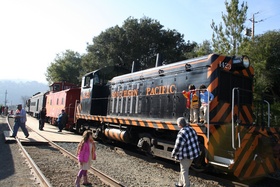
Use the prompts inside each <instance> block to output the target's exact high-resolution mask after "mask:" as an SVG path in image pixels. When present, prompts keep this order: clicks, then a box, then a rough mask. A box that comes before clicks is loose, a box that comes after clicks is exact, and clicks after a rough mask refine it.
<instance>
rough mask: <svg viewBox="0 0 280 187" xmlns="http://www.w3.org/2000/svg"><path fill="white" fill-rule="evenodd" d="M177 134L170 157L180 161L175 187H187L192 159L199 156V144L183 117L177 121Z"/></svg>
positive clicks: (193, 131)
mask: <svg viewBox="0 0 280 187" xmlns="http://www.w3.org/2000/svg"><path fill="white" fill-rule="evenodd" d="M177 125H178V127H179V129H180V130H179V132H178V134H177V138H176V141H175V145H174V149H173V150H172V153H171V157H172V158H175V159H176V160H179V161H180V175H179V181H178V183H177V184H175V186H176V187H189V186H190V180H189V168H190V166H191V164H192V161H193V159H195V158H197V157H198V156H199V155H200V149H199V142H198V138H197V134H196V132H195V130H194V129H193V128H192V127H191V126H190V125H189V124H188V123H187V122H186V120H185V119H184V118H183V117H179V118H178V119H177Z"/></svg>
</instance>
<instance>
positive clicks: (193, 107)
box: [182, 84, 199, 123]
mask: <svg viewBox="0 0 280 187" xmlns="http://www.w3.org/2000/svg"><path fill="white" fill-rule="evenodd" d="M182 94H183V96H184V97H185V98H186V99H187V101H186V108H187V109H189V112H190V122H191V123H197V122H198V101H199V99H198V96H197V95H196V90H195V85H193V84H190V85H189V91H188V92H187V91H185V90H183V91H182Z"/></svg>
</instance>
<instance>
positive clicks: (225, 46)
mask: <svg viewBox="0 0 280 187" xmlns="http://www.w3.org/2000/svg"><path fill="white" fill-rule="evenodd" d="M225 5H226V11H227V14H223V13H222V20H223V22H224V27H225V29H224V28H223V25H222V23H220V25H219V26H217V25H215V22H214V21H213V20H212V24H211V28H212V29H213V31H214V32H213V34H212V42H213V48H214V52H215V53H220V54H224V55H235V54H236V53H237V52H238V49H239V47H240V45H241V44H242V42H243V39H244V37H245V36H243V35H242V31H244V29H245V26H244V23H245V21H246V19H247V18H246V14H247V10H248V6H247V3H244V2H243V3H242V4H241V7H240V9H239V8H238V5H239V0H231V2H230V3H228V2H227V1H225Z"/></svg>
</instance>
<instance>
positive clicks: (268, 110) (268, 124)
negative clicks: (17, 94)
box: [263, 100, 270, 127]
mask: <svg viewBox="0 0 280 187" xmlns="http://www.w3.org/2000/svg"><path fill="white" fill-rule="evenodd" d="M263 101H264V102H265V103H266V104H267V126H268V127H270V103H269V102H268V101H267V100H263Z"/></svg>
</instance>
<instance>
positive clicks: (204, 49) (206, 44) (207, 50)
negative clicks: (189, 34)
mask: <svg viewBox="0 0 280 187" xmlns="http://www.w3.org/2000/svg"><path fill="white" fill-rule="evenodd" d="M194 51H195V53H196V55H197V57H198V56H203V55H208V54H211V53H213V50H212V48H211V42H210V41H209V40H204V41H203V42H202V44H199V45H198V46H196V47H195V50H194Z"/></svg>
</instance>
